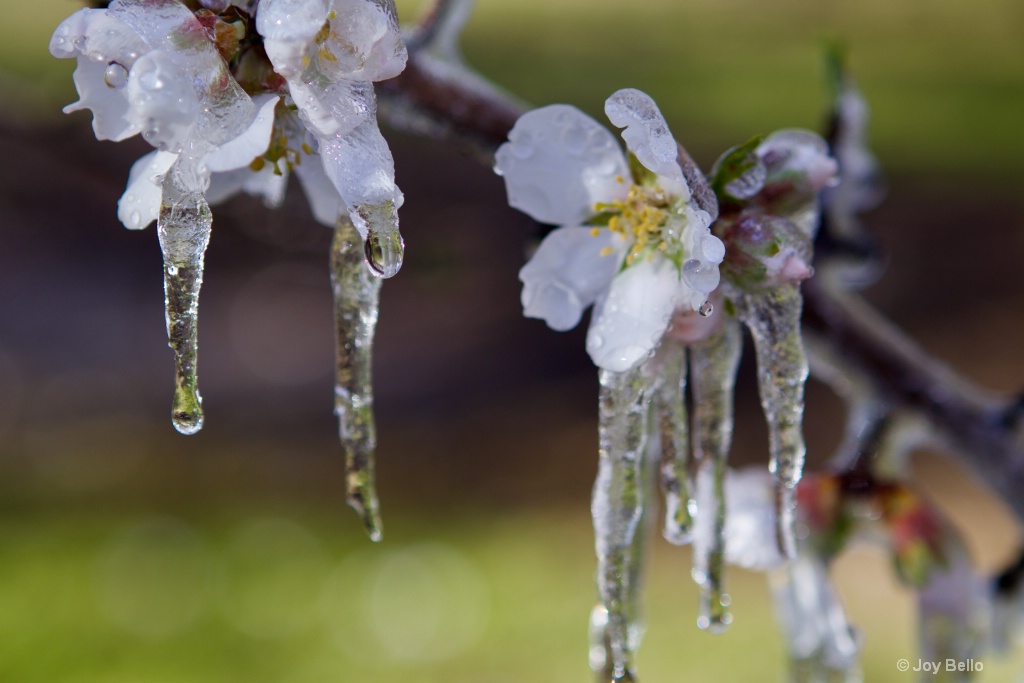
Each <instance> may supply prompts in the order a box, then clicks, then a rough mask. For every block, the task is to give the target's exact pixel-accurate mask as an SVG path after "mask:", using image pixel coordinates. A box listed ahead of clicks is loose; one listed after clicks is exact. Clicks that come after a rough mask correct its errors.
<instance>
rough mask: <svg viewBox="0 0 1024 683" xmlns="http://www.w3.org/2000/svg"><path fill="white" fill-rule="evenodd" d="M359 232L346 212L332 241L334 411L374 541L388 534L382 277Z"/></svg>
mask: <svg viewBox="0 0 1024 683" xmlns="http://www.w3.org/2000/svg"><path fill="white" fill-rule="evenodd" d="M363 251H364V249H363V244H362V238H360V236H359V233H358V231H356V229H355V227H354V226H353V225H352V223H351V222H350V221H349V220H348V218H347V217H345V216H342V217H341V218H340V219H339V220H338V226H337V228H336V229H335V232H334V241H333V242H332V244H331V283H332V286H333V289H334V324H335V334H336V339H335V342H336V345H335V354H336V355H335V361H336V362H335V372H336V375H335V382H336V383H335V388H334V412H335V414H337V416H338V437H339V439H340V440H341V447H342V449H343V450H344V452H345V488H346V496H347V499H348V504H349V506H350V507H352V509H354V510H355V511H356V512H357V513H358V514H359V516H360V518H361V519H362V521H363V526H364V528H365V529H366V533H367V534H368V535H369V536H370V539H371V540H373V541H379V540H380V539H381V536H382V531H381V520H380V507H379V505H378V503H377V490H376V486H375V483H374V469H375V467H374V457H375V451H376V448H377V428H376V425H375V424H374V420H373V383H372V379H371V378H372V363H373V335H374V331H375V330H376V327H377V315H378V302H379V300H380V286H381V280H380V279H379V278H378V277H374V275H373V274H372V273H371V272H370V269H369V268H368V267H367V266H366V264H365V263H364V262H363Z"/></svg>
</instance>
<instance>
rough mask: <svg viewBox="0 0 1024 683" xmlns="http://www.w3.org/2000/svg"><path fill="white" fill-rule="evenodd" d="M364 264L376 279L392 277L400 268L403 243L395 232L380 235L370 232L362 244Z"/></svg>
mask: <svg viewBox="0 0 1024 683" xmlns="http://www.w3.org/2000/svg"><path fill="white" fill-rule="evenodd" d="M363 250H364V252H365V255H366V263H367V264H368V265H369V266H370V270H371V271H372V272H373V274H374V275H376V276H377V277H382V278H389V277H393V276H394V275H395V274H397V273H398V271H399V270H400V269H401V268H402V259H403V258H404V257H405V242H403V241H402V236H401V235H400V234H399V232H398V231H397V230H393V231H390V232H386V233H384V234H381V233H379V232H377V231H375V230H370V231H369V232H368V233H367V234H366V241H365V242H364V243H363Z"/></svg>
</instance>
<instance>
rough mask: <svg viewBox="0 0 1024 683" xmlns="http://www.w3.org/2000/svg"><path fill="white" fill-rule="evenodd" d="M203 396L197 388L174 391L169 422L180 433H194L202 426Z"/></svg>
mask: <svg viewBox="0 0 1024 683" xmlns="http://www.w3.org/2000/svg"><path fill="white" fill-rule="evenodd" d="M202 402H203V398H202V397H201V396H200V395H199V391H198V389H195V388H191V389H189V388H181V389H179V390H176V391H175V392H174V405H173V406H172V408H171V422H172V423H173V424H174V428H175V429H177V430H178V431H179V432H181V433H182V434H186V435H190V434H195V433H196V432H198V431H199V430H200V429H202V428H203V409H202Z"/></svg>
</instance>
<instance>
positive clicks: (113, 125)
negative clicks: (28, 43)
mask: <svg viewBox="0 0 1024 683" xmlns="http://www.w3.org/2000/svg"><path fill="white" fill-rule="evenodd" d="M148 49H149V47H148V46H147V45H146V44H145V42H144V41H143V40H142V39H141V38H140V37H139V36H138V34H137V33H135V31H133V30H132V29H131V28H130V27H129V26H127V25H125V24H124V23H122V22H120V21H118V20H116V19H114V18H112V17H110V16H108V15H107V13H106V12H105V11H103V10H99V9H83V10H79V11H78V12H75V13H74V14H72V15H71V16H70V17H68V18H67V19H65V20H64V21H63V22H61V24H60V25H59V26H58V27H57V30H56V31H54V33H53V37H52V38H51V39H50V52H51V53H52V54H53V55H54V56H55V57H77V58H78V67H77V68H76V69H75V74H74V81H75V88H76V89H77V90H78V94H79V98H80V99H79V101H78V102H76V103H74V104H71V105H68V106H67V107H65V108H64V112H65V113H70V112H73V111H78V110H80V109H90V110H91V111H92V114H93V122H92V125H93V130H94V131H95V132H96V138H97V139H99V140H115V141H119V140H124V139H125V138H129V137H131V136H132V135H135V134H136V133H138V132H139V131H140V130H141V125H140V123H139V121H138V120H137V119H136V117H134V115H133V114H132V113H131V111H130V102H129V100H128V93H127V90H126V88H125V87H124V85H123V84H119V83H118V81H117V77H118V76H120V75H122V74H123V75H127V73H128V71H129V69H131V68H132V65H133V64H134V63H135V60H136V59H137V58H138V56H139V55H140V54H143V53H144V52H146V51H147V50H148ZM108 69H110V70H111V76H112V77H114V78H111V79H107V78H105V75H106V73H107V70H108ZM118 72H120V73H118ZM108 80H109V83H108ZM122 83H123V82H122Z"/></svg>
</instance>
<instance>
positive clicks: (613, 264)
mask: <svg viewBox="0 0 1024 683" xmlns="http://www.w3.org/2000/svg"><path fill="white" fill-rule="evenodd" d="M616 241H618V240H617V238H615V237H613V235H612V234H611V232H610V231H608V230H606V229H602V230H600V231H599V232H598V234H597V235H593V234H592V229H591V228H587V227H564V228H559V229H558V230H555V231H553V232H552V233H551V234H549V235H548V236H547V237H545V238H544V240H543V241H542V242H541V243H540V246H539V247H538V248H537V251H536V253H534V255H533V257H532V258H531V259H530V261H529V262H528V263H527V264H526V265H525V266H523V267H522V269H521V270H520V271H519V279H520V280H521V281H522V283H523V293H522V302H523V315H525V316H526V317H528V318H540V319H541V320H543V321H545V322H546V323H547V324H548V327H550V328H551V329H553V330H558V331H560V332H561V331H564V330H569V329H572V328H573V327H576V325H577V324H578V323H579V321H580V317H582V315H583V309H585V308H586V307H587V306H589V305H591V304H592V303H594V301H595V300H596V299H597V297H598V295H600V294H601V292H603V291H604V290H606V289H607V288H608V286H609V285H610V284H611V281H612V278H613V277H615V273H616V271H617V270H618V268H619V263H620V262H621V261H622V254H621V251H613V253H604V254H603V253H602V252H604V251H605V250H606V249H611V248H612V245H613V243H614V242H616Z"/></svg>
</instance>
